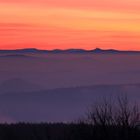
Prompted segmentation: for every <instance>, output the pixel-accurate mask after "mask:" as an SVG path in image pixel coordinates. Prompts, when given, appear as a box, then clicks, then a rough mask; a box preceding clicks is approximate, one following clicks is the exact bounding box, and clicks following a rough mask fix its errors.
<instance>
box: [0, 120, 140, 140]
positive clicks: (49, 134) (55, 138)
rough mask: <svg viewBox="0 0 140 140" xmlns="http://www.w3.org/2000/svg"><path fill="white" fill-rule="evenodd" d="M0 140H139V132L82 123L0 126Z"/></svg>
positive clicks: (127, 128) (131, 129) (132, 129)
mask: <svg viewBox="0 0 140 140" xmlns="http://www.w3.org/2000/svg"><path fill="white" fill-rule="evenodd" d="M0 140H140V130H139V129H136V128H129V127H126V128H124V127H116V126H109V127H104V126H93V125H88V124H84V123H77V124H73V123H71V124H64V123H56V124H49V123H41V124H25V123H19V124H9V125H8V124H1V125H0Z"/></svg>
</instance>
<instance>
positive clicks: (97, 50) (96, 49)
mask: <svg viewBox="0 0 140 140" xmlns="http://www.w3.org/2000/svg"><path fill="white" fill-rule="evenodd" d="M94 51H95V52H101V51H103V50H102V49H100V48H95V49H94Z"/></svg>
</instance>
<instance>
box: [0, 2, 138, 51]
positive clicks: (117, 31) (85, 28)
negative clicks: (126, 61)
mask: <svg viewBox="0 0 140 140" xmlns="http://www.w3.org/2000/svg"><path fill="white" fill-rule="evenodd" d="M0 40H1V43H0V49H19V48H39V49H56V48H58V49H67V48H83V49H94V48H96V47H99V48H103V49H108V48H112V49H118V50H140V2H139V0H114V1H112V0H94V1H93V0H0Z"/></svg>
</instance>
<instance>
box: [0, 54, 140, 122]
mask: <svg viewBox="0 0 140 140" xmlns="http://www.w3.org/2000/svg"><path fill="white" fill-rule="evenodd" d="M122 94H127V95H128V97H129V98H130V101H132V102H134V101H139V100H140V55H130V54H129V55H126V54H125V55H123V54H114V55H113V54H112V55H111V54H32V55H31V54H27V55H15V54H14V55H6V54H5V55H4V54H3V55H1V56H0V121H1V122H5V121H8V122H17V121H30V122H40V121H72V120H75V119H78V118H79V117H81V116H83V115H84V114H85V112H86V111H87V108H88V107H89V106H90V105H91V104H92V103H95V102H98V101H100V100H101V98H103V97H109V98H115V97H117V96H119V95H122Z"/></svg>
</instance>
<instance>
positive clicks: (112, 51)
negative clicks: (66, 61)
mask: <svg viewBox="0 0 140 140" xmlns="http://www.w3.org/2000/svg"><path fill="white" fill-rule="evenodd" d="M0 53H1V54H2V53H8V54H9V53H10V54H11V53H22V54H24V53H53V54H58V53H61V54H63V53H64V54H65V53H66V54H69V53H70V54H73V53H79V54H84V53H93V54H140V51H131V50H130V51H121V50H115V49H106V50H104V49H100V48H96V49H92V50H85V49H66V50H61V49H54V50H39V49H36V48H27V49H16V50H0Z"/></svg>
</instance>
